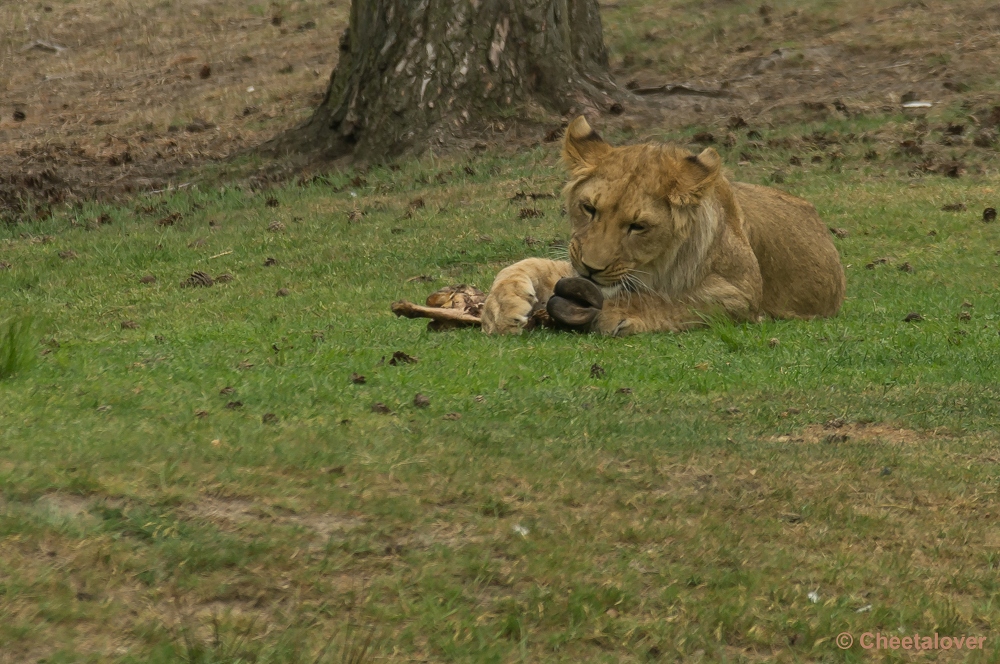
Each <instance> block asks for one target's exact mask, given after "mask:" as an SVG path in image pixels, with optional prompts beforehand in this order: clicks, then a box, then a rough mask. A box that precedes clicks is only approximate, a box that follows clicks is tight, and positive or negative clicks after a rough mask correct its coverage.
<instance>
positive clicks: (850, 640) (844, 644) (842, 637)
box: [837, 632, 854, 650]
mask: <svg viewBox="0 0 1000 664" xmlns="http://www.w3.org/2000/svg"><path fill="white" fill-rule="evenodd" d="M853 645H854V637H853V636H851V635H850V634H848V633H847V632H841V633H840V634H838V635H837V647H838V648H840V649H841V650H847V649H848V648H850V647H851V646H853Z"/></svg>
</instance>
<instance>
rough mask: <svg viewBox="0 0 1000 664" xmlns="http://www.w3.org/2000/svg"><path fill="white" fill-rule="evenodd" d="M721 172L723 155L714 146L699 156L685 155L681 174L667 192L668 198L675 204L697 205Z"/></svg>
mask: <svg viewBox="0 0 1000 664" xmlns="http://www.w3.org/2000/svg"><path fill="white" fill-rule="evenodd" d="M721 172H722V157H720V156H719V153H718V152H716V151H715V149H714V148H705V149H704V150H703V151H702V153H701V154H699V155H698V156H697V157H696V156H694V155H691V156H688V157H685V158H684V159H683V160H682V161H681V168H680V175H679V176H678V178H677V181H676V182H675V183H673V187H671V189H670V191H668V192H667V198H669V199H670V202H671V203H673V204H674V205H679V206H683V205H697V204H698V202H699V201H700V200H701V199H702V197H703V196H704V195H705V194H706V193H707V192H708V190H709V189H711V187H712V186H713V185H714V184H715V181H716V180H717V179H718V177H719V173H721Z"/></svg>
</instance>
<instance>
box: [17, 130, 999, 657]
mask: <svg viewBox="0 0 1000 664" xmlns="http://www.w3.org/2000/svg"><path fill="white" fill-rule="evenodd" d="M908 122H909V121H908V120H906V119H905V118H861V119H859V120H857V121H856V122H855V123H854V124H851V123H845V124H841V125H830V124H804V125H800V126H796V127H784V128H781V129H774V130H769V129H761V132H762V134H763V136H762V138H761V139H759V140H758V142H759V143H761V144H762V147H754V146H752V145H749V143H750V142H749V141H748V140H747V139H746V138H745V137H743V136H742V135H740V136H739V137H738V141H737V143H736V144H735V145H733V146H732V147H729V148H726V147H722V146H720V147H719V149H720V151H721V152H722V153H723V157H724V158H725V160H726V163H727V164H728V165H729V166H730V167H731V168H732V170H733V171H734V177H735V178H736V179H742V180H746V181H752V182H770V181H772V180H773V179H774V177H775V176H774V173H775V171H776V170H782V171H783V179H784V184H783V185H782V186H783V188H785V189H787V190H789V191H792V192H793V193H796V194H798V195H801V196H804V197H806V198H808V199H810V200H811V201H813V202H814V203H816V205H817V207H818V208H819V210H820V212H821V214H822V216H823V217H824V219H825V221H826V222H827V223H828V224H829V225H830V226H832V227H838V228H844V229H846V230H848V231H849V233H850V234H849V236H848V237H847V238H844V239H837V240H835V241H836V243H837V245H838V248H839V249H840V251H841V253H842V256H843V259H844V263H845V265H847V266H848V268H847V275H848V277H847V278H848V300H847V302H846V304H845V306H844V309H843V311H842V313H841V315H840V316H838V317H837V318H834V319H831V320H822V321H813V322H804V321H769V322H765V323H762V324H760V325H746V326H738V325H732V324H729V323H719V322H716V323H713V324H712V325H711V326H709V327H708V328H706V329H703V330H698V331H694V332H691V333H686V334H683V335H678V336H673V335H650V336H642V337H632V338H626V339H606V338H599V337H594V336H587V335H578V334H560V333H554V332H545V331H542V332H536V333H532V334H526V335H524V336H522V337H519V338H503V339H498V338H490V337H486V336H485V335H482V334H480V333H479V332H477V331H475V330H463V331H456V332H449V333H444V334H433V333H429V332H427V331H426V330H425V329H424V327H423V325H422V324H421V323H420V322H418V321H411V320H405V319H396V318H394V317H393V316H392V314H391V313H390V312H389V303H390V302H392V301H394V300H396V299H400V298H408V299H410V300H414V301H420V300H422V299H423V298H424V297H425V296H426V295H427V294H428V293H429V292H430V291H432V290H435V289H436V288H439V287H441V286H444V285H447V284H452V283H459V282H466V283H472V284H475V285H478V286H479V287H481V288H484V289H485V288H487V287H488V286H489V284H490V282H491V280H492V276H493V275H494V274H495V273H496V272H497V270H498V269H499V268H500V267H501V266H503V265H506V264H508V263H510V262H512V261H514V260H517V259H519V258H522V257H526V256H529V255H548V254H549V253H550V252H551V251H553V250H550V249H549V248H548V244H549V243H550V242H551V241H553V240H559V239H565V238H566V235H567V228H566V226H567V224H566V220H565V218H564V217H563V216H562V215H561V212H560V207H561V203H560V201H559V200H558V199H552V200H539V201H538V202H537V205H538V207H539V209H541V210H542V211H543V212H544V216H542V217H537V218H528V219H524V220H522V219H519V214H518V212H519V208H520V207H521V206H523V205H524V203H523V202H514V203H512V202H510V201H509V200H508V199H509V197H511V196H512V195H513V194H515V193H516V192H518V191H522V190H523V191H534V192H550V193H556V192H558V191H559V189H560V187H561V184H562V173H561V171H560V170H559V166H558V154H557V148H556V146H554V145H544V146H542V147H538V148H534V149H530V150H527V151H525V152H523V153H520V154H517V155H511V154H493V153H487V154H484V155H481V156H478V157H476V158H474V159H471V160H468V161H465V160H436V159H430V158H426V159H422V160H420V161H411V162H406V163H404V164H401V169H399V170H391V169H374V170H371V171H370V172H367V173H346V174H335V175H330V176H329V177H328V178H326V179H319V180H316V181H314V182H311V183H307V184H303V185H289V186H287V187H284V188H280V189H275V190H272V191H268V192H257V193H255V192H252V191H248V190H245V189H240V188H238V187H232V186H228V187H222V188H219V187H218V186H209V185H206V184H202V185H201V186H199V187H198V188H192V189H191V190H189V191H184V192H181V193H176V194H174V195H162V196H151V197H144V198H139V199H136V200H134V201H132V202H129V203H125V204H122V205H119V206H97V205H89V204H85V205H83V206H81V207H77V208H66V209H62V210H57V211H56V212H55V214H54V215H53V216H52V218H51V219H49V220H46V221H43V222H39V223H38V224H36V225H33V226H19V227H11V228H6V229H4V230H0V259H2V260H4V261H7V262H9V263H10V264H11V268H10V269H8V270H4V271H0V311H3V312H5V313H6V312H22V313H23V314H24V315H31V316H33V317H34V319H35V320H38V321H45V322H44V324H41V325H37V326H36V328H35V332H34V333H33V336H32V338H31V339H30V340H28V341H24V340H23V338H22V340H21V341H18V342H17V343H16V344H15V345H16V346H17V347H18V348H20V349H22V350H23V349H25V348H33V347H34V343H35V342H36V341H37V342H40V346H39V349H40V350H41V352H35V351H33V356H36V357H37V360H38V361H37V363H36V365H35V366H34V367H33V368H31V369H30V370H27V371H19V372H18V373H16V374H15V375H13V376H11V377H9V378H7V379H5V380H4V381H3V382H2V383H0V404H2V407H0V491H2V493H0V652H2V653H5V654H4V655H0V661H7V660H3V657H7V658H8V659H9V661H25V660H27V659H29V658H38V657H47V658H48V659H47V660H46V661H51V662H56V661H59V662H62V661H102V662H103V661H111V662H114V661H121V662H125V661H129V662H132V661H160V662H173V661H238V658H239V657H243V655H240V654H239V653H242V652H244V650H243V645H240V646H239V648H237V647H235V646H236V644H238V643H240V644H242V643H243V642H242V641H239V640H240V639H245V642H246V643H247V644H253V647H254V648H256V650H253V652H256V653H257V655H256V656H257V657H258V658H259V659H260V660H261V661H265V660H266V661H313V660H314V658H315V657H316V656H317V655H319V654H320V653H321V651H322V648H323V647H324V645H325V644H326V643H327V642H328V641H329V639H330V638H331V636H332V635H335V634H337V633H338V629H340V627H341V626H343V625H344V624H346V623H348V622H349V623H351V624H356V625H360V626H366V625H370V626H374V627H375V628H376V629H377V633H378V639H377V640H376V647H375V648H374V655H375V659H376V660H377V661H382V660H385V661H413V660H421V661H455V662H508V661H533V662H534V661H564V662H582V661H595V662H646V661H676V660H681V659H684V660H687V659H690V660H691V661H698V660H699V658H700V659H702V660H704V661H789V662H791V661H846V662H854V661H857V662H860V661H869V660H870V659H872V658H876V659H877V657H875V655H876V654H875V653H868V652H865V651H862V650H861V649H860V648H859V647H858V646H855V647H854V649H852V650H847V651H841V650H839V649H838V648H837V647H836V646H835V645H834V644H833V641H832V639H833V637H835V636H836V635H837V634H838V633H839V632H841V631H849V632H852V633H854V634H855V637H856V638H857V637H858V636H860V634H861V633H862V632H864V631H872V632H875V631H882V632H884V633H890V632H892V633H897V632H895V630H904V631H905V632H906V633H908V634H909V633H913V632H920V633H932V632H934V631H938V632H940V633H941V634H956V635H965V634H969V635H974V636H976V635H980V636H991V635H992V634H993V633H994V632H995V628H996V626H997V624H998V623H1000V611H998V609H997V603H998V599H1000V597H998V592H1000V584H998V582H997V578H998V577H997V566H998V564H1000V553H998V547H1000V539H998V538H997V536H996V528H995V523H996V514H997V512H998V510H1000V505H998V501H997V494H996V477H997V471H998V463H1000V460H998V457H997V456H996V445H997V442H998V438H997V435H996V421H997V417H998V414H1000V413H998V407H997V398H998V388H997V382H996V375H997V373H998V362H1000V302H998V297H997V293H998V292H1000V290H998V286H1000V267H998V261H1000V258H998V257H997V255H996V252H997V251H998V250H1000V237H998V233H1000V227H998V226H996V225H987V224H983V223H982V222H981V221H979V215H980V212H981V210H982V208H983V207H986V206H987V205H991V206H994V207H995V202H996V198H997V195H998V194H997V185H996V182H995V178H994V177H993V176H991V175H980V174H977V173H976V172H975V169H974V168H972V166H974V165H975V163H982V164H984V165H985V168H986V169H987V172H989V171H988V168H989V161H988V159H989V157H988V155H986V156H982V157H981V158H976V157H970V158H969V159H970V161H969V164H970V174H969V175H967V176H965V177H962V178H959V179H950V178H945V177H942V176H939V175H933V174H922V173H912V174H911V172H910V170H911V167H912V164H911V163H910V161H908V160H907V159H906V158H905V157H903V156H900V155H898V154H896V153H895V152H894V146H895V145H896V138H895V136H896V135H897V134H899V133H901V132H902V133H905V132H906V131H908V127H909V126H910V125H908V124H907V123H908ZM704 129H709V130H712V131H716V132H719V128H718V127H711V126H710V127H701V128H698V127H692V128H690V130H689V131H685V132H682V133H679V134H676V135H673V136H667V137H668V138H672V139H674V140H680V141H682V142H683V141H684V140H685V137H686V136H690V135H693V134H694V133H695V132H696V131H699V130H704ZM817 131H818V132H825V133H826V135H827V136H831V135H835V136H836V143H835V144H830V145H827V146H821V147H817V146H816V145H817V144H816V142H815V140H814V138H815V132H817ZM834 132H836V134H834ZM880 132H883V133H880ZM848 134H853V136H847V135H848ZM720 135H724V130H723V131H722V134H720ZM628 138H629V137H622V136H619V137H615V140H625V139H628ZM632 138H634V137H632ZM771 139H773V141H772V143H771V144H770V145H768V142H769V141H771ZM783 139H788V140H783ZM791 139H794V140H791ZM872 149H876V150H877V151H878V152H879V153H880V156H879V157H878V158H877V159H875V160H874V161H873V160H866V159H865V158H864V155H865V154H866V153H867V152H868V151H870V150H872ZM748 150H751V151H753V160H752V161H750V162H748V163H744V164H742V165H738V162H739V160H740V154H741V153H743V152H746V151H748ZM835 151H836V153H835V154H833V155H832V156H831V153H834V152H835ZM813 154H820V155H823V161H822V162H820V163H813V162H812V161H811V159H810V157H811V156H812V155H813ZM792 156H799V157H801V161H802V162H803V165H802V166H789V164H788V161H789V159H790V158H791V157H792ZM976 159H981V161H980V162H976ZM466 166H468V167H469V170H468V171H467V170H465V167H466ZM418 197H419V198H422V199H423V201H424V204H425V205H424V206H423V207H418V208H415V209H413V211H412V212H408V211H409V210H410V209H411V205H410V202H411V201H412V200H414V199H416V198H418ZM268 198H273V199H275V201H276V202H277V203H278V205H277V207H271V206H268V204H267V202H266V201H267V199H268ZM956 201H961V202H964V203H965V204H966V205H967V207H968V211H966V212H943V211H941V207H942V206H943V205H944V204H947V203H953V202H956ZM355 203H357V205H358V207H359V208H360V209H361V210H363V211H365V213H366V214H365V216H364V217H362V218H361V219H360V220H359V221H356V222H354V223H349V222H348V217H347V215H348V212H349V211H350V210H351V209H352V208H353V206H354V204H355ZM173 213H178V214H179V215H180V217H179V219H178V220H177V221H176V222H175V223H174V225H172V226H160V225H157V223H156V222H157V221H158V220H160V219H164V218H166V217H168V216H169V215H170V214H173ZM102 214H105V215H107V218H106V220H105V221H106V223H100V224H98V223H95V220H97V219H98V218H100V216H101V215H102ZM273 221H280V222H282V224H284V229H283V230H268V229H269V226H270V225H271V222H273ZM930 231H934V232H935V234H933V235H930V234H929V233H930ZM526 237H531V238H534V239H536V240H538V242H534V241H532V242H531V243H526V242H525V238H526ZM67 250H72V251H74V252H75V258H61V257H60V253H61V252H65V251H67ZM64 255H65V254H64ZM880 257H886V258H888V259H889V261H888V262H887V263H885V264H877V265H874V266H873V269H866V268H865V265H866V264H868V263H872V262H873V261H874V260H875V259H877V258H880ZM267 258H274V259H275V260H276V264H275V265H271V266H265V260H266V259H267ZM904 263H909V264H910V266H911V267H912V268H913V269H912V271H911V272H906V271H901V270H899V269H897V268H899V267H900V266H902V265H903V264H904ZM195 270H199V271H204V272H207V273H209V274H211V275H212V276H218V275H219V274H222V273H228V274H231V275H232V276H233V280H232V281H230V282H228V283H217V284H216V285H214V286H212V287H210V288H182V287H181V282H182V281H183V280H185V279H186V278H187V277H188V275H190V273H191V272H193V271H195ZM147 274H151V275H154V276H155V277H156V281H155V283H142V282H141V281H140V278H141V277H143V276H144V275H147ZM418 275H427V276H429V277H432V278H433V279H434V280H435V281H434V282H433V283H419V282H412V281H408V279H409V278H411V277H414V276H418ZM282 288H285V289H287V290H288V295H287V296H283V297H279V296H277V295H276V293H277V291H278V290H279V289H282ZM970 305H971V306H970ZM911 311H916V312H919V313H920V314H921V315H922V316H923V317H924V320H923V321H920V322H911V323H907V322H903V318H904V317H905V316H906V314H907V313H909V312H911ZM963 314H967V316H965V315H963ZM124 321H130V322H131V323H130V324H127V325H125V326H123V325H122V323H123V322H124ZM133 324H134V325H133ZM18 329H21V328H18ZM15 336H16V335H15ZM22 337H23V335H22ZM7 347H8V346H4V348H5V349H6V348H7ZM400 350H401V351H404V352H406V353H409V354H410V355H413V356H415V357H417V358H418V360H419V361H418V362H417V363H415V364H404V365H400V366H391V365H390V364H389V363H388V359H389V358H390V357H391V356H392V353H393V352H395V351H400ZM5 352H6V351H5ZM383 358H384V360H385V361H383ZM594 364H598V365H600V366H601V367H602V368H603V369H604V374H603V375H602V376H598V377H594V376H592V375H591V367H592V365H594ZM352 373H358V374H363V375H364V376H365V377H366V381H365V383H364V384H353V383H352V382H351V380H350V376H351V374H352ZM224 388H231V389H227V390H225V393H223V391H224ZM622 388H627V389H624V390H623V389H622ZM418 392H419V393H422V394H425V395H427V396H428V397H429V398H430V401H431V403H430V406H429V407H428V408H426V409H417V408H415V407H413V405H412V400H413V397H414V395H415V394H416V393H418ZM237 402H238V403H239V404H241V405H239V406H237V405H236V404H237ZM376 402H381V403H384V404H386V405H387V406H388V407H389V408H390V409H391V410H392V411H393V413H392V414H389V415H386V414H379V413H375V412H372V410H371V407H372V405H373V404H374V403H376ZM269 413H273V414H274V415H275V416H276V418H277V419H276V420H274V418H268V422H265V421H264V415H265V414H269ZM452 413H456V414H458V415H460V418H459V419H446V418H445V415H449V414H452ZM452 417H454V416H452ZM838 420H840V421H838ZM842 434H846V438H845V437H844V435H842ZM812 591H816V592H817V593H818V597H819V600H818V601H817V602H815V603H814V602H813V601H811V600H810V599H809V597H808V594H809V593H810V592H812ZM869 605H870V609H865V607H867V606H869ZM862 609H864V610H863V611H862V612H860V613H859V612H858V611H859V610H862ZM220 621H221V623H220ZM220 624H221V625H222V628H221V629H222V633H221V636H218V637H215V636H213V632H212V630H213V629H219V627H218V626H219V625H220ZM179 625H185V627H184V628H183V629H182V628H181V627H179ZM184 629H188V630H190V631H188V632H184V631H183V630H184ZM359 629H362V628H359ZM185 634H188V635H194V636H192V637H191V638H190V639H187V640H186V637H185V636H184V635H185ZM244 634H245V635H246V636H245V637H244V636H241V635H244ZM288 634H294V638H293V639H292V641H291V642H289V641H288V637H287V635H288ZM282 635H286V636H282ZM282 639H285V640H282ZM289 643H293V645H294V648H293V647H292V646H291V645H289ZM213 644H215V645H213ZM246 652H250V651H246ZM7 653H9V654H7ZM192 653H201V654H196V655H192ZM206 653H207V654H206ZM997 653H998V651H997V644H995V643H992V642H990V641H987V650H986V651H985V652H982V653H979V652H972V653H969V654H968V659H969V661H991V662H992V661H997V660H998V658H1000V656H998V654H997ZM884 654H886V653H879V654H878V655H879V656H882V655H884ZM887 656H888V657H889V661H897V660H898V661H902V655H900V653H896V654H891V653H890V654H888V655H887ZM964 656H965V653H962V657H964ZM198 657H201V658H202V659H197V658H198ZM962 657H959V659H962ZM212 658H214V659H212ZM227 658H228V659H227ZM267 658H270V659H267ZM930 659H932V660H933V654H932V656H931V657H930ZM953 659H954V653H951V654H947V653H942V654H941V655H939V656H938V660H940V661H952V660H953Z"/></svg>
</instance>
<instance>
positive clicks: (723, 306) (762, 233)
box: [482, 117, 844, 336]
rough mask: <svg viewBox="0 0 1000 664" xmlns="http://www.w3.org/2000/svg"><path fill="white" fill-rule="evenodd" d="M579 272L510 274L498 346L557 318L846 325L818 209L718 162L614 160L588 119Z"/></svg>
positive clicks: (493, 312)
mask: <svg viewBox="0 0 1000 664" xmlns="http://www.w3.org/2000/svg"><path fill="white" fill-rule="evenodd" d="M563 160H564V161H565V163H566V166H567V167H568V168H569V171H570V179H569V183H568V184H567V185H566V189H565V193H566V210H567V211H568V213H569V216H570V219H571V221H572V239H571V240H570V245H569V258H570V260H569V261H553V260H546V259H542V258H529V259H526V260H523V261H520V262H519V263H515V264H514V265H511V266H510V267H507V268H505V269H504V270H502V271H501V272H500V273H499V274H498V275H497V277H496V279H495V280H494V282H493V287H492V288H491V289H490V294H489V297H488V298H487V299H486V303H485V304H484V306H483V313H482V326H483V331H484V332H486V333H488V334H516V333H519V332H520V331H521V330H522V329H523V328H524V326H525V324H526V323H527V322H528V319H529V317H530V315H531V313H532V312H533V311H535V310H537V309H538V308H541V307H546V308H547V309H548V313H549V316H551V317H552V318H553V319H554V320H555V321H557V322H558V323H560V324H562V325H563V326H568V327H573V328H576V329H581V330H588V331H594V332H598V333H601V334H608V335H616V336H618V335H627V334H637V333H640V332H679V331H682V330H685V329H688V328H690V327H693V326H697V325H700V324H703V321H704V317H705V316H706V315H714V314H718V313H722V314H725V315H727V316H729V317H730V318H731V319H733V320H736V321H758V320H760V319H761V318H762V317H763V316H771V317H774V318H812V317H816V316H834V315H836V313H837V311H838V310H839V309H840V305H841V304H842V303H843V301H844V269H843V267H842V266H841V264H840V256H839V255H838V253H837V249H836V248H835V247H834V246H833V242H832V241H831V240H830V237H829V234H828V231H827V229H826V226H825V225H824V224H823V222H822V221H821V220H820V218H819V216H818V215H817V214H816V210H815V208H813V206H812V205H810V204H809V203H807V202H806V201H804V200H802V199H800V198H796V197H794V196H791V195H789V194H786V193H784V192H781V191H778V190H776V189H771V188H768V187H761V186H757V185H751V184H742V183H738V182H733V183H731V182H729V181H728V180H727V179H726V178H725V176H724V175H723V174H722V172H721V168H722V160H721V159H720V157H719V155H718V153H717V152H716V151H715V150H713V149H712V148H708V149H706V150H705V151H704V152H702V153H701V154H699V155H697V156H695V155H693V154H691V153H689V152H687V151H686V150H682V149H679V148H676V147H673V146H669V145H653V144H647V145H633V146H626V147H617V148H615V147H611V146H610V145H609V144H608V143H606V142H605V141H604V140H603V139H602V138H601V137H600V136H599V135H598V134H597V133H596V132H594V131H593V130H592V129H591V128H590V125H589V124H588V123H587V121H586V120H585V119H584V118H583V117H579V118H577V119H576V120H574V121H573V122H572V124H570V126H569V127H568V128H567V129H566V137H565V140H564V143H563Z"/></svg>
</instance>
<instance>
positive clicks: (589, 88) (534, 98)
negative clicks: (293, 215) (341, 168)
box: [277, 0, 627, 161]
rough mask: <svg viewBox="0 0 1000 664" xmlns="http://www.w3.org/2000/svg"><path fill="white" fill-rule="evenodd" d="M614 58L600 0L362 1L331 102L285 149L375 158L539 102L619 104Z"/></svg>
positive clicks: (576, 107)
mask: <svg viewBox="0 0 1000 664" xmlns="http://www.w3.org/2000/svg"><path fill="white" fill-rule="evenodd" d="M607 67H608V53H607V49H606V48H605V46H604V39H603V36H602V33H601V17H600V12H599V7H598V4H597V0H354V1H353V3H352V5H351V18H350V24H349V27H348V29H347V30H346V31H345V32H344V34H343V35H342V37H341V39H340V61H339V63H338V65H337V69H336V70H335V71H334V72H333V75H332V76H331V78H330V85H329V87H328V88H327V92H326V97H325V98H324V100H323V103H322V104H321V105H320V106H319V108H317V109H316V111H315V113H314V114H313V116H312V118H311V119H310V120H309V121H308V122H306V123H305V124H304V125H302V126H301V127H298V128H297V129H294V130H292V131H291V132H290V133H289V134H287V135H286V136H284V137H282V138H281V139H279V141H278V143H277V146H278V147H279V149H294V150H299V151H306V152H315V151H319V152H320V153H321V154H322V156H323V157H325V158H336V157H339V156H343V155H345V154H353V155H354V156H356V157H360V158H361V159H364V160H375V161H378V160H382V159H386V158H391V157H395V156H398V155H400V154H403V153H408V152H420V151H423V149H426V148H427V147H432V146H435V145H436V144H441V143H445V142H448V141H449V140H450V139H453V138H455V137H461V136H463V135H470V134H471V133H472V132H473V131H476V130H481V129H482V128H483V127H484V126H485V125H487V124H489V123H490V122H491V121H492V122H494V123H496V122H498V121H500V122H502V121H504V120H508V121H509V120H510V119H515V118H526V117H528V116H529V115H531V109H532V107H533V106H534V105H536V104H537V105H539V106H541V107H542V108H544V109H545V110H546V111H549V112H555V113H558V114H560V115H565V114H567V113H581V112H585V111H590V112H594V111H607V110H609V109H612V110H613V111H617V110H618V109H619V108H620V107H618V108H612V107H613V105H614V104H615V102H616V100H618V99H620V98H621V97H622V96H623V95H625V94H627V93H625V92H623V91H619V90H618V88H617V87H616V86H615V85H614V83H613V82H612V81H611V79H610V77H609V76H608V73H607ZM494 126H496V125H495V124H494Z"/></svg>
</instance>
